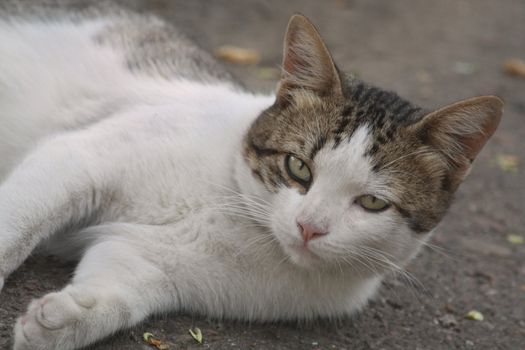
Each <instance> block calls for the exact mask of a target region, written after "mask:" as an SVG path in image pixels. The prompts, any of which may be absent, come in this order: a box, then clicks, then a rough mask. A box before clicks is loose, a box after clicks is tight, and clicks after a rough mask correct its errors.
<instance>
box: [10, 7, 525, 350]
mask: <svg viewBox="0 0 525 350" xmlns="http://www.w3.org/2000/svg"><path fill="white" fill-rule="evenodd" d="M121 3H123V4H124V5H125V6H127V7H130V8H132V9H134V10H136V11H143V12H152V13H156V14H158V15H159V16H161V17H163V18H165V19H166V20H168V21H170V22H173V23H175V24H177V25H178V26H179V27H180V28H181V29H182V30H183V31H184V32H186V34H188V35H189V36H190V37H191V38H193V39H194V40H195V41H197V42H198V43H199V44H200V45H201V46H202V47H204V48H206V49H208V50H210V51H211V50H213V49H215V48H216V47H218V46H220V45H224V44H233V45H238V46H241V47H246V48H251V49H254V50H257V51H258V52H260V53H261V55H262V60H261V62H260V63H259V64H258V65H253V66H242V67H241V66H238V65H231V66H229V68H230V69H231V70H232V71H233V72H234V74H235V75H236V76H237V77H238V78H239V79H240V80H241V81H243V82H244V83H245V84H246V85H247V86H248V87H249V88H251V89H254V90H264V91H268V90H269V89H271V88H272V87H273V86H274V84H275V81H276V80H275V78H274V76H273V73H272V72H273V71H272V70H271V69H267V68H268V67H274V68H275V67H277V66H278V64H279V62H280V59H281V44H282V37H283V34H284V30H285V27H286V23H287V20H288V18H289V17H290V15H291V14H293V13H295V12H299V13H303V14H305V15H307V16H308V17H310V18H311V19H312V21H313V22H314V23H315V24H316V25H317V26H318V28H319V30H320V31H321V33H322V35H323V36H324V38H325V39H326V42H327V45H328V47H329V48H330V49H331V50H332V52H333V56H334V58H335V60H336V62H337V63H338V65H339V66H340V68H342V69H343V70H350V71H353V72H355V73H357V74H358V75H359V76H360V77H361V78H363V79H364V80H367V81H369V82H371V83H374V84H376V85H379V86H381V87H385V88H388V89H392V90H395V91H397V92H398V93H399V94H401V95H402V96H404V97H406V98H408V99H411V100H412V101H414V102H416V103H419V104H421V105H424V106H427V107H430V108H436V107H439V106H442V105H445V104H448V103H450V102H453V101H455V100H458V99H461V98H466V97H470V96H474V95H480V94H496V95H498V96H500V97H501V98H503V99H504V100H505V112H504V117H503V121H502V124H501V126H500V128H499V130H498V131H497V133H496V134H495V135H494V137H493V139H492V140H491V141H490V143H489V144H488V145H487V147H486V148H485V149H484V151H483V152H482V154H481V155H480V156H479V158H478V160H477V161H476V162H475V165H474V169H473V171H472V173H471V175H470V177H469V178H468V179H467V181H466V182H465V183H464V184H463V186H462V188H461V189H460V190H459V192H458V193H457V199H456V201H455V204H454V205H453V206H452V208H451V209H450V211H449V214H448V215H447V216H446V218H445V219H444V220H443V222H442V223H441V224H440V225H439V227H438V228H437V230H436V233H435V235H434V237H433V239H432V241H431V243H432V244H433V245H435V246H436V247H434V249H429V248H426V249H424V250H423V251H422V252H421V253H420V254H419V256H418V257H417V258H416V259H415V260H414V261H413V262H412V263H411V264H410V265H409V267H408V271H410V273H411V274H412V275H413V276H414V278H415V279H416V280H417V282H413V283H408V282H407V281H406V280H404V279H402V278H399V277H397V278H396V277H392V278H389V279H388V280H387V281H386V282H385V283H384V286H383V288H382V289H381V292H380V294H379V295H378V297H377V298H376V299H375V300H374V301H373V302H372V303H371V304H370V305H369V307H367V308H366V309H365V310H364V311H363V312H362V313H361V314H359V315H358V316H356V317H355V318H353V319H347V320H341V321H340V322H327V321H322V320H319V321H317V322H315V323H313V324H309V325H299V326H298V325H295V324H246V323H232V322H220V323H219V322H217V321H209V320H206V319H205V318H202V317H191V316H187V315H165V316H162V317H157V318H155V319H150V320H148V321H147V322H145V323H144V324H142V325H140V326H137V327H136V328H135V329H133V330H131V331H124V332H122V333H121V334H119V335H118V336H116V337H113V338H111V339H110V340H107V341H105V342H102V343H100V344H98V345H96V346H93V347H92V349H93V350H109V349H149V348H152V347H151V346H149V345H146V344H145V343H144V342H143V341H142V334H143V333H144V332H152V333H154V334H155V335H156V336H157V337H158V338H160V339H162V340H163V341H165V342H167V343H169V344H170V349H201V348H210V349H523V346H524V344H525V244H521V245H520V244H512V243H510V242H509V240H508V235H511V234H515V235H521V236H522V237H523V236H525V215H524V214H525V209H524V208H525V207H524V206H523V205H522V204H523V203H524V202H525V184H524V180H523V179H524V176H525V143H524V141H523V140H525V94H524V91H525V79H523V78H518V77H511V76H509V75H506V74H505V73H503V72H502V69H501V66H502V62H503V61H504V60H505V59H507V58H511V57H516V58H521V59H525V41H524V36H523V35H524V33H525V3H524V2H523V1H521V0H505V1H492V0H468V1H467V0H463V1H457V0H442V1H432V2H431V1H425V2H423V1H408V0H397V1H388V0H383V1H366V0H353V1H344V0H339V1H337V0H326V1H315V0H308V1H300V2H299V1H286V2H285V1H277V0H275V1H270V0H255V1H243V0H230V1H218V0H216V1H196V0H193V1H187V0H186V1H185V0H176V1H169V0H156V1H153V0H151V1H147V0H128V1H124V0H122V1H121ZM508 156H511V157H508ZM513 156H515V157H517V158H513ZM516 160H517V161H518V164H517V167H515V166H514V165H516V164H514V163H516ZM520 160H521V163H519V161H520ZM72 271H73V267H72V266H71V265H67V264H65V263H62V262H59V261H57V260H55V259H53V258H38V257H33V258H30V259H29V260H28V262H27V263H26V264H25V265H24V266H23V267H22V268H21V269H20V270H19V271H17V272H16V273H15V274H14V275H13V276H12V277H11V278H10V279H9V280H8V281H7V284H6V286H5V289H4V291H3V292H2V295H1V296H0V298H1V299H0V301H1V304H0V348H2V349H8V348H9V343H10V334H11V328H12V325H13V323H14V320H15V318H16V317H17V315H19V314H20V313H22V312H23V311H24V310H25V308H26V305H27V303H28V302H29V301H30V299H31V298H34V297H39V296H41V295H43V294H44V293H45V292H47V291H50V290H53V289H58V288H60V287H61V286H63V285H64V284H65V283H66V281H67V280H68V278H69V276H70V275H71V273H72ZM298 293H300V291H298ZM299 297H300V296H299ZM470 310H478V311H480V312H481V313H482V314H483V315H484V320H483V321H474V320H470V319H467V318H466V317H465V315H466V314H467V313H468V312H469V311H470ZM191 327H199V328H200V329H201V330H202V333H203V336H204V343H203V344H202V345H199V344H198V343H197V342H196V341H195V340H194V339H193V338H192V337H191V336H190V335H189V333H188V329H189V328H191Z"/></svg>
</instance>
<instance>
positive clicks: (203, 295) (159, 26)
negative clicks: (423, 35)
mask: <svg viewBox="0 0 525 350" xmlns="http://www.w3.org/2000/svg"><path fill="white" fill-rule="evenodd" d="M146 28H150V30H151V31H150V32H148V31H147V30H146ZM144 30H146V32H142V31H144ZM164 30H166V31H172V29H170V28H169V27H168V26H166V25H165V24H163V23H161V22H158V21H157V20H153V19H148V20H146V19H143V18H140V17H136V16H134V15H126V14H120V15H118V16H117V15H115V16H114V17H111V16H109V17H98V18H93V17H90V18H84V19H82V18H81V19H78V18H76V19H75V20H68V19H53V20H47V21H38V20H31V21H27V20H3V21H1V22H0V154H1V155H2V158H1V160H0V179H2V183H1V185H0V289H1V287H2V285H3V281H4V279H5V278H7V277H8V275H9V274H10V273H11V272H13V271H14V270H15V269H16V268H17V267H18V266H20V264H22V263H23V261H24V260H25V259H26V258H27V256H28V255H29V254H30V253H31V252H32V251H33V250H34V249H35V248H36V247H37V246H39V245H44V246H45V247H46V248H47V249H48V250H49V251H50V252H52V253H55V254H59V255H61V256H64V257H65V258H74V257H76V258H78V259H79V260H80V262H79V264H78V267H77V269H76V272H75V276H74V277H73V279H72V280H71V282H70V284H69V285H68V286H66V287H65V288H64V289H63V290H61V291H59V292H56V293H50V294H47V295H45V296H44V297H43V298H41V299H39V300H35V301H34V302H32V303H31V305H30V306H29V308H28V311H27V313H26V314H25V315H23V316H22V317H20V318H19V320H18V321H17V324H16V326H15V340H14V348H15V349H76V348H79V347H82V346H85V345H88V344H91V343H93V342H95V341H97V340H99V339H101V338H103V337H105V336H108V335H110V334H112V333H113V332H115V331H117V330H119V329H122V328H126V327H130V326H132V325H134V324H137V323H138V322H140V321H142V320H143V319H144V318H146V317H147V316H149V315H151V314H155V313H158V312H165V311H168V310H173V311H180V310H182V311H186V312H191V313H200V314H206V315H210V316H212V317H219V318H220V317H227V318H236V319H246V320H270V321H271V320H282V319H292V320H293V319H311V318H314V317H319V316H321V317H336V316H341V315H346V314H350V313H352V312H354V311H356V310H358V309H359V308H361V307H363V306H364V305H365V304H366V302H367V300H368V299H369V298H370V297H371V296H372V295H373V294H374V292H375V290H376V289H377V287H378V286H379V284H380V281H381V279H382V278H383V277H384V276H385V275H386V274H387V273H388V272H391V271H397V270H399V269H401V268H402V266H404V265H405V264H406V263H407V262H408V261H409V260H410V259H411V258H412V257H413V256H414V255H415V253H416V252H417V250H418V249H419V247H420V246H421V245H422V244H423V242H424V241H425V240H426V239H428V237H429V234H430V232H431V230H432V228H433V227H435V225H436V224H437V223H438V222H439V221H440V220H441V218H442V217H443V215H444V213H445V211H446V210H447V208H448V206H449V205H450V202H451V200H452V196H453V193H454V192H455V191H456V189H457V188H458V186H459V184H460V183H461V182H462V181H463V180H464V178H465V176H466V175H467V173H468V171H469V169H470V166H471V163H472V161H473V160H474V158H475V157H476V155H477V154H478V152H479V151H480V150H481V148H482V147H483V146H484V144H485V142H486V141H487V140H488V138H489V137H490V136H491V135H492V134H493V132H494V131H495V129H496V127H497V125H498V123H499V120H500V118H501V110H502V102H501V101H500V100H499V99H498V98H497V97H493V96H484V97H475V98H472V99H468V100H464V101H461V102H457V103H454V104H452V105H450V106H447V107H444V108H442V109H439V110H437V111H433V112H427V111H425V110H423V109H421V108H419V107H416V106H414V105H413V104H411V103H409V102H407V101H405V100H403V99H402V98H400V97H398V96H397V95H395V94H394V93H391V92H387V91H384V90H381V89H378V88H375V87H372V86H369V85H367V84H365V83H363V82H361V81H359V80H357V79H355V78H353V77H351V76H348V75H345V74H344V73H342V72H341V71H340V70H339V69H338V68H337V67H336V65H335V64H334V62H333V61H332V58H331V56H330V54H329V52H328V50H327V48H326V46H325V45H324V43H323V41H322V40H321V38H320V36H319V34H318V32H317V31H316V29H315V28H314V27H313V25H312V24H311V23H310V22H309V21H308V20H307V19H306V18H304V17H302V16H299V15H296V16H293V17H292V19H291V20H290V23H289V26H288V30H287V33H286V38H285V44H284V59H283V73H282V78H281V81H280V83H279V85H278V88H277V91H276V93H275V94H274V95H254V94H251V93H248V92H246V91H244V90H242V89H241V88H240V87H238V86H237V85H236V84H235V83H234V82H232V81H231V80H229V78H228V74H227V73H224V72H222V71H220V70H219V68H217V67H215V63H214V62H213V60H212V59H211V58H210V57H209V56H207V55H206V54H205V53H202V52H201V51H199V50H198V49H197V48H195V47H194V46H192V44H191V43H189V42H187V41H186V40H185V39H184V38H181V37H178V36H177V34H176V33H175V32H170V33H171V34H172V35H171V36H169V35H168V36H167V37H163V36H162V35H163V34H162V33H163V31H164ZM150 34H151V35H150ZM156 35H158V36H159V37H160V38H161V42H162V43H163V44H165V45H170V44H169V42H168V41H166V38H168V39H171V38H173V43H172V44H171V45H174V46H171V47H169V46H166V50H168V49H169V50H168V52H170V53H172V54H173V57H172V60H171V61H165V62H163V61H162V60H161V59H159V57H158V56H155V52H154V50H155V49H158V47H153V46H155V45H157V46H158V41H155V40H150V39H151V38H158V37H157V36H156ZM162 40H164V41H162ZM148 45H151V46H149V47H148ZM150 49H151V50H152V51H149V50H150ZM0 301H1V294H0Z"/></svg>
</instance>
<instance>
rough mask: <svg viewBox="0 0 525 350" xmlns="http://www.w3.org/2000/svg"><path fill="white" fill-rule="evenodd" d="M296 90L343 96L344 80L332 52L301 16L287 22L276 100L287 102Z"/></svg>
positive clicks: (295, 16) (293, 17)
mask: <svg viewBox="0 0 525 350" xmlns="http://www.w3.org/2000/svg"><path fill="white" fill-rule="evenodd" d="M294 89H306V90H310V91H314V92H315V93H316V94H318V95H320V96H324V95H328V94H332V95H334V94H335V95H338V96H342V88H341V80H340V77H339V73H338V71H337V68H336V67H335V64H334V62H333V60H332V56H331V55H330V52H328V49H327V48H326V45H325V44H324V42H323V40H322V39H321V36H320V35H319V32H318V31H317V29H315V27H314V26H313V24H312V23H311V22H310V21H309V20H308V19H307V18H306V17H304V16H301V15H294V16H292V18H291V19H290V22H289V23H288V29H287V30H286V37H285V40H284V57H283V67H282V75H281V81H280V83H279V88H278V92H277V99H278V100H281V101H286V100H288V98H289V97H290V95H291V93H292V92H293V90H294Z"/></svg>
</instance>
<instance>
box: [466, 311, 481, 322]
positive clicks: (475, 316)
mask: <svg viewBox="0 0 525 350" xmlns="http://www.w3.org/2000/svg"><path fill="white" fill-rule="evenodd" d="M467 318H468V319H470V320H474V321H483V320H484V319H485V318H484V317H483V314H482V313H481V312H479V311H477V310H470V311H469V312H468V313H467Z"/></svg>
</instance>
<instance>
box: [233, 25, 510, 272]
mask: <svg viewBox="0 0 525 350" xmlns="http://www.w3.org/2000/svg"><path fill="white" fill-rule="evenodd" d="M501 112H502V102H501V100H500V99H499V98H497V97H493V96H483V97H475V98H471V99H468V100H464V101H460V102H457V103H454V104H452V105H449V106H447V107H444V108H441V109H439V110H437V111H433V112H427V111H425V110H423V109H421V108H419V107H416V106H414V105H413V104H411V103H409V102H407V101H405V100H403V99H402V98H400V97H399V96H397V95H396V94H394V93H392V92H388V91H384V90H381V89H378V88H375V87H372V86H369V85H367V84H365V83H363V82H361V81H359V80H357V79H354V78H352V77H350V76H346V75H344V74H342V73H341V72H340V71H339V70H338V68H337V67H336V65H335V64H334V62H333V60H332V58H331V56H330V53H329V52H328V50H327V48H326V46H325V44H324V43H323V41H322V39H321V38H320V36H319V33H318V32H317V30H316V29H315V27H314V26H313V25H312V24H311V23H310V22H309V21H308V20H307V19H306V18H305V17H303V16H300V15H296V16H294V17H292V19H291V20H290V23H289V25H288V30H287V34H286V39H285V44H284V60H283V74H282V78H281V81H280V83H279V86H278V91H277V97H276V101H275V103H274V104H273V105H272V106H271V107H270V108H268V109H267V110H266V111H264V112H263V113H262V114H261V115H260V116H259V117H258V118H257V120H256V121H255V122H254V123H253V125H252V126H251V127H250V129H249V131H248V132H247V134H246V137H245V140H244V141H245V143H244V153H243V155H244V160H245V162H246V163H247V164H248V168H249V169H250V171H251V175H250V177H251V179H250V181H252V182H253V184H252V186H251V189H250V190H249V191H250V192H251V193H250V194H254V195H257V196H259V197H262V198H263V199H264V200H265V201H268V202H269V203H270V205H269V208H268V210H269V212H270V217H269V222H270V223H269V226H270V227H271V232H272V234H273V235H274V236H275V237H276V238H277V240H278V242H279V244H280V246H281V247H282V249H283V250H284V252H285V253H286V254H287V255H289V257H290V259H291V261H293V262H295V263H296V264H298V265H302V266H305V267H310V268H312V267H323V266H324V267H328V266H331V267H336V268H339V267H340V266H344V265H352V266H354V267H360V265H362V266H361V267H364V265H365V264H370V265H372V266H373V269H375V271H378V270H384V269H389V268H394V269H395V266H398V265H401V264H403V263H405V262H406V261H407V260H408V259H409V258H410V257H411V256H413V255H414V253H415V252H416V251H417V249H418V247H419V246H420V245H421V244H422V242H423V241H424V240H425V239H426V237H427V236H428V233H429V232H430V231H431V230H432V229H433V228H434V227H435V226H436V225H437V223H438V222H439V221H440V220H441V218H442V217H443V215H444V214H445V212H446V210H447V208H448V207H449V205H450V203H451V200H452V197H453V194H454V192H455V191H456V190H457V188H458V186H459V184H460V183H461V182H462V181H463V180H464V178H465V177H466V176H467V174H468V172H469V170H470V167H471V163H472V161H473V160H474V158H475V157H476V155H477V154H478V153H479V151H480V150H481V149H482V147H483V146H484V144H485V143H486V141H487V140H488V139H489V137H490V136H491V135H492V134H493V133H494V131H495V130H496V127H497V126H498V123H499V121H500V118H501ZM370 272H374V271H372V270H371V271H370Z"/></svg>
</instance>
